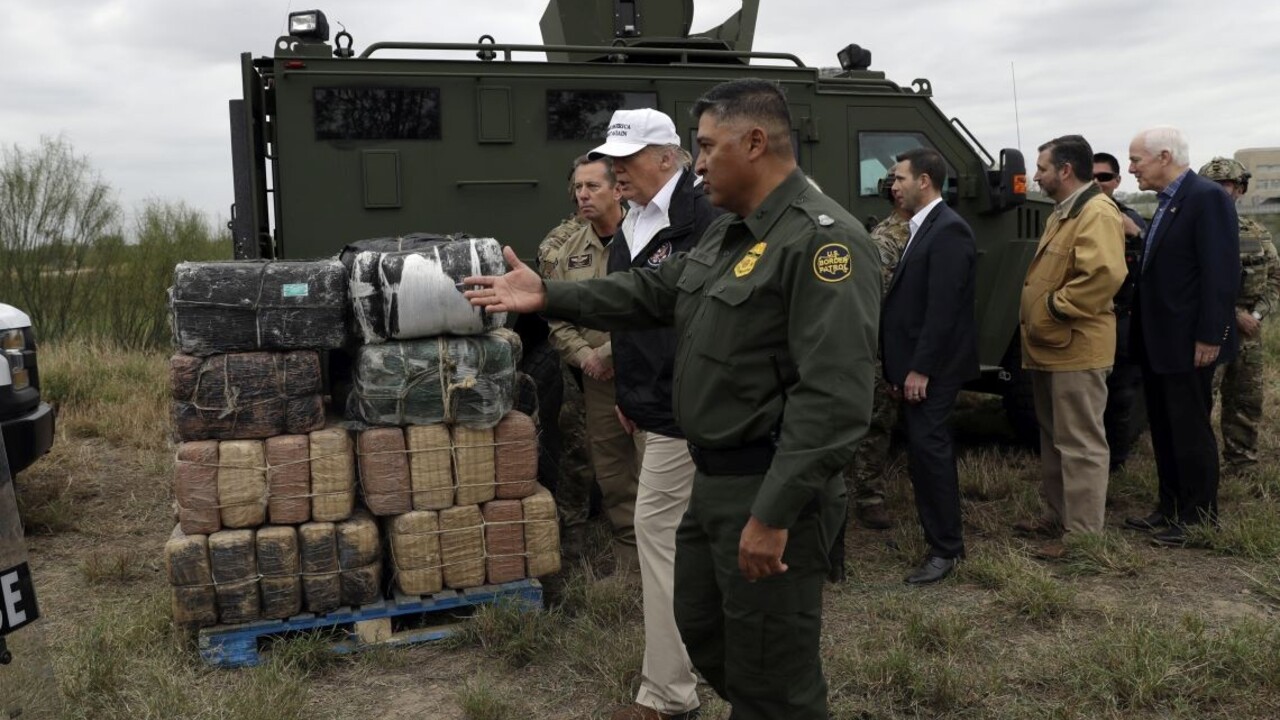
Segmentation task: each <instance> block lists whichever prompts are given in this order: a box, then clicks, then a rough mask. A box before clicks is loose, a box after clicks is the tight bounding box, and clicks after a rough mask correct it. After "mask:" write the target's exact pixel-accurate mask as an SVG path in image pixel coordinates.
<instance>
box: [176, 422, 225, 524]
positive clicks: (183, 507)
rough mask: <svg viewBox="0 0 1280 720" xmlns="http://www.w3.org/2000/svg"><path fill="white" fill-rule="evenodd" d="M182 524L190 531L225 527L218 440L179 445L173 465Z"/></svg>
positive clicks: (179, 519)
mask: <svg viewBox="0 0 1280 720" xmlns="http://www.w3.org/2000/svg"><path fill="white" fill-rule="evenodd" d="M173 494H174V497H175V498H176V499H177V505H178V525H179V527H181V528H182V532H184V533H186V534H187V535H208V534H209V533H214V532H217V531H219V530H221V529H222V519H221V514H220V513H219V511H218V441H217V440H197V441H195V442H188V443H182V444H181V445H179V446H178V455H177V459H176V461H175V463H174V467H173Z"/></svg>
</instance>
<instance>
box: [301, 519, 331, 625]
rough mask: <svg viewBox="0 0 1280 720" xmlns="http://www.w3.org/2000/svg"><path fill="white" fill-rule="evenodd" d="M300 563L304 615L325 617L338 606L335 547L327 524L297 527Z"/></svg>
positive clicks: (311, 523)
mask: <svg viewBox="0 0 1280 720" xmlns="http://www.w3.org/2000/svg"><path fill="white" fill-rule="evenodd" d="M298 547H299V556H300V558H301V561H302V598H303V602H304V604H305V605H306V608H307V611H308V612H313V613H327V612H330V611H332V610H337V609H338V607H339V606H341V604H342V597H341V592H340V583H339V580H338V543H337V536H336V534H335V526H334V524H333V523H331V522H309V523H306V524H303V525H300V526H299V527H298Z"/></svg>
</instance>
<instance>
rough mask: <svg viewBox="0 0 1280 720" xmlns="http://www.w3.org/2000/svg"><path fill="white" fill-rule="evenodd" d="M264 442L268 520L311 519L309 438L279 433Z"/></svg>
mask: <svg viewBox="0 0 1280 720" xmlns="http://www.w3.org/2000/svg"><path fill="white" fill-rule="evenodd" d="M265 445H266V453H267V497H268V500H267V515H268V517H269V519H270V520H271V522H272V523H273V524H276V525H288V524H297V523H304V522H306V521H308V520H310V519H311V497H310V495H311V467H310V465H311V462H310V461H311V453H310V450H311V448H310V445H311V443H310V438H308V437H307V436H306V435H278V436H276V437H273V438H267V441H266V443H265ZM264 591H265V588H264Z"/></svg>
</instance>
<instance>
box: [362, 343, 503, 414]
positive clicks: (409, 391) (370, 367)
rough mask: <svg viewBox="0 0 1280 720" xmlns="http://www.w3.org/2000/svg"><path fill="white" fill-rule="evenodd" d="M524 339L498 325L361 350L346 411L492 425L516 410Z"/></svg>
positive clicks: (367, 347) (364, 347)
mask: <svg viewBox="0 0 1280 720" xmlns="http://www.w3.org/2000/svg"><path fill="white" fill-rule="evenodd" d="M519 356H520V339H519V336H517V335H516V334H515V333H512V332H510V331H505V330H495V331H493V332H489V333H486V334H484V335H474V336H471V337H444V336H442V337H438V338H432V339H428V340H408V341H403V342H391V343H387V344H385V345H365V346H362V347H360V348H359V349H358V350H357V351H356V359H355V368H354V374H353V378H352V382H353V388H352V392H351V395H350V396H349V397H348V399H347V417H349V418H350V419H353V420H359V421H361V422H364V423H366V424H369V425H434V424H436V423H441V422H448V423H457V424H461V425H469V426H472V427H493V426H494V425H497V424H498V421H500V420H501V419H502V416H503V415H506V414H507V412H508V411H510V410H511V404H512V402H513V399H514V398H513V393H514V390H515V372H516V370H515V368H516V364H517V362H519Z"/></svg>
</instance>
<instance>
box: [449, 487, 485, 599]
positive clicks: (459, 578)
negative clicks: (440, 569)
mask: <svg viewBox="0 0 1280 720" xmlns="http://www.w3.org/2000/svg"><path fill="white" fill-rule="evenodd" d="M440 564H441V565H443V566H444V584H445V585H447V586H448V587H451V588H459V589H460V588H469V587H476V586H478V585H483V584H484V570H485V568H484V518H483V517H482V516H481V514H480V507H479V506H478V505H464V506H461V507H451V508H449V509H448V510H441V511H440Z"/></svg>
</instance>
